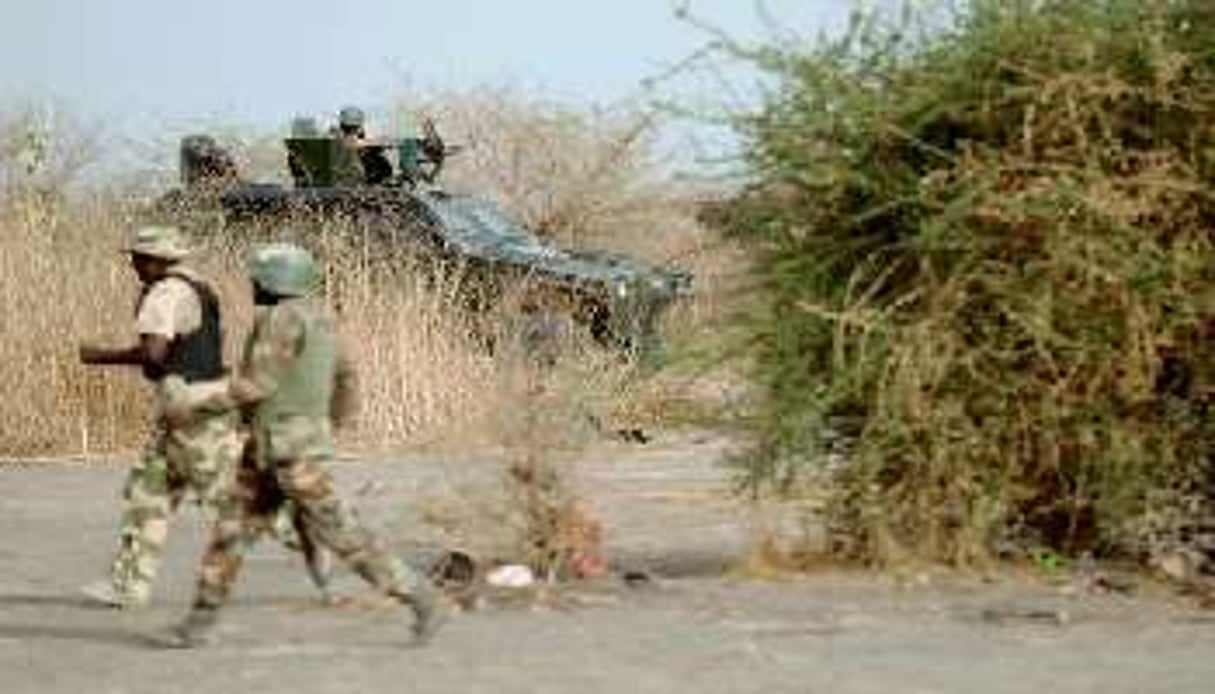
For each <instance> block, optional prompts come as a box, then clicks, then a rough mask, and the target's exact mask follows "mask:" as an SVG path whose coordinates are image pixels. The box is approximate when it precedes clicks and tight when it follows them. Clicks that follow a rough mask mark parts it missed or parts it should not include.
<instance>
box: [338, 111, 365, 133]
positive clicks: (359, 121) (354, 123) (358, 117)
mask: <svg viewBox="0 0 1215 694" xmlns="http://www.w3.org/2000/svg"><path fill="white" fill-rule="evenodd" d="M364 121H366V118H365V117H364V116H363V109H361V108H359V107H358V106H346V107H345V108H343V109H342V110H341V111H340V112H339V113H338V125H340V126H342V127H343V128H361V127H363V123H364Z"/></svg>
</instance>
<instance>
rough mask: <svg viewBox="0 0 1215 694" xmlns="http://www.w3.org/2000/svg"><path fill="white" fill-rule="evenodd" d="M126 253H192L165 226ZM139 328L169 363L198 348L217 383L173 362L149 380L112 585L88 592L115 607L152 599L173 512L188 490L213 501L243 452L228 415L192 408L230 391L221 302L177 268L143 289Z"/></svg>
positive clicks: (171, 256) (149, 231)
mask: <svg viewBox="0 0 1215 694" xmlns="http://www.w3.org/2000/svg"><path fill="white" fill-rule="evenodd" d="M128 250H130V251H131V252H138V253H144V254H148V255H155V256H156V257H162V258H165V259H168V260H172V261H178V260H180V259H181V258H183V257H185V255H186V254H187V250H186V249H185V248H184V244H182V242H181V240H180V237H179V235H178V233H177V231H176V230H174V229H166V228H160V227H148V228H145V229H141V230H140V232H139V236H137V241H136V243H135V245H133V246H132V247H131V248H129V249H128ZM135 329H136V332H137V333H139V334H140V335H155V336H160V337H163V338H165V339H166V340H168V341H169V343H170V345H172V347H170V360H171V361H172V360H174V359H175V357H176V356H177V355H176V354H175V350H178V349H179V348H182V347H183V346H186V345H193V346H194V348H196V349H201V350H202V351H203V352H204V353H205V355H204V360H205V361H209V362H210V363H209V365H208V366H207V367H205V368H206V370H205V371H204V373H208V375H213V376H214V377H215V378H213V379H211V380H198V379H194V378H190V379H189V380H187V376H188V374H185V373H178V372H176V371H188V370H190V368H191V367H190V366H189V365H186V366H183V367H180V368H179V367H174V366H172V365H171V366H170V367H169V370H168V373H167V374H158V375H157V376H156V377H154V378H153V379H152V383H153V390H154V413H153V419H152V424H151V429H152V434H151V438H150V440H149V442H148V444H147V446H146V447H145V449H144V452H143V455H142V457H141V459H140V460H139V462H138V463H137V464H136V465H135V466H134V467H132V468H131V470H130V472H129V473H128V475H127V480H126V484H125V485H124V486H123V493H122V496H123V499H124V501H125V502H126V509H125V510H124V512H123V515H122V521H121V525H120V530H119V536H120V538H121V542H120V547H119V551H118V554H117V556H116V557H115V558H114V561H113V563H112V565H111V569H110V580H109V584H108V585H102V584H97V585H94V586H87V587H86V588H85V592H86V593H87V594H88V595H90V596H92V597H94V598H96V599H99V600H101V601H103V602H106V603H109V604H112V605H115V606H128V605H136V604H142V603H144V602H146V601H147V600H148V598H149V595H150V593H151V588H152V583H153V581H154V580H155V578H156V573H157V570H158V569H159V567H160V563H161V557H162V555H163V554H164V545H165V540H166V539H167V537H168V531H169V520H170V518H171V516H172V515H173V513H174V511H176V509H177V507H178V506H179V505H180V504H181V502H182V500H183V499H184V498H185V496H186V495H187V493H190V492H193V494H194V495H195V496H196V498H197V499H198V501H199V503H201V504H211V503H213V502H214V501H215V500H216V498H217V495H218V492H219V490H221V489H223V488H224V486H225V483H226V481H227V478H228V477H229V476H230V475H231V472H232V470H233V468H234V464H235V461H236V459H237V457H238V456H239V454H240V448H241V443H240V440H239V438H238V434H237V430H236V420H235V416H234V414H233V413H232V412H231V411H226V410H222V409H221V410H207V409H194V408H193V406H192V403H195V402H201V401H204V400H206V399H207V398H208V397H210V396H212V395H213V394H214V393H215V392H217V391H222V390H223V389H225V388H226V382H225V380H224V379H223V378H222V372H221V370H220V369H221V366H220V361H221V359H222V355H221V354H220V349H221V345H220V344H219V339H220V331H221V327H220V325H219V314H218V301H217V299H216V298H215V295H214V294H213V293H212V292H211V291H210V289H209V288H208V287H207V285H206V284H205V283H204V282H203V281H202V280H201V278H199V276H198V275H197V274H196V273H195V272H194V271H193V270H191V269H190V268H188V267H185V266H184V265H181V264H180V263H178V264H176V265H174V266H173V267H172V269H171V270H170V274H169V275H168V276H167V277H164V278H162V279H160V280H158V281H156V282H155V283H153V284H151V285H149V286H147V287H145V288H144V291H143V295H142V296H141V297H140V301H139V306H138V308H137V311H136V317H135ZM187 358H191V357H189V356H187ZM170 407H174V408H177V409H178V410H182V411H186V412H189V413H190V416H189V417H188V418H187V419H186V420H184V421H183V422H182V423H181V424H178V425H171V424H170V423H169V421H168V419H167V418H166V417H165V412H166V410H167V409H168V408H170Z"/></svg>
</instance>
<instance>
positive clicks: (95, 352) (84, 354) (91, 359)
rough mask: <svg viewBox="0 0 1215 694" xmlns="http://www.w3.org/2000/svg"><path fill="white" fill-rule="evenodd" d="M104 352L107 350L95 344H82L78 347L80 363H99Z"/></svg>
mask: <svg viewBox="0 0 1215 694" xmlns="http://www.w3.org/2000/svg"><path fill="white" fill-rule="evenodd" d="M106 353H107V350H105V349H103V348H101V347H97V346H96V345H88V344H82V345H80V349H79V356H80V363H81V364H89V365H93V364H100V363H101V360H102V358H103V357H104V356H105V354H106Z"/></svg>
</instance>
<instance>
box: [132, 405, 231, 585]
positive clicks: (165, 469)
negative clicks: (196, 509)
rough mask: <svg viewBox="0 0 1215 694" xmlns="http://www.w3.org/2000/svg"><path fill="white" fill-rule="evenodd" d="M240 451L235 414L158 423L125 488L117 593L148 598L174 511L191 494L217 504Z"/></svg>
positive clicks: (205, 502)
mask: <svg viewBox="0 0 1215 694" xmlns="http://www.w3.org/2000/svg"><path fill="white" fill-rule="evenodd" d="M240 450H241V441H240V437H239V436H238V434H237V430H236V420H235V417H234V416H231V415H217V416H211V417H207V418H203V419H200V420H199V421H196V422H194V423H192V424H190V425H189V426H186V427H183V428H170V427H168V426H166V425H165V424H164V423H163V422H157V424H156V426H155V430H154V433H153V435H152V439H151V441H149V442H148V445H147V447H146V448H145V450H144V453H143V455H142V457H141V458H140V460H139V462H138V463H137V464H136V465H135V466H134V467H133V468H131V471H130V473H129V474H128V475H127V480H126V484H125V485H124V487H123V493H122V496H123V499H124V501H125V502H126V508H125V510H124V512H123V516H122V521H121V528H120V538H121V544H120V547H119V551H118V555H117V556H116V557H115V558H114V562H113V564H112V565H111V568H110V576H111V580H112V582H113V586H114V590H115V592H117V593H118V594H120V595H124V596H127V597H129V598H132V599H134V600H136V601H143V600H146V599H147V598H148V595H149V594H150V592H151V589H152V583H153V581H154V580H155V578H156V574H157V571H158V570H159V568H160V563H161V558H162V556H163V554H164V546H165V541H166V540H167V539H168V534H169V521H170V519H171V517H172V516H173V514H174V512H175V511H176V510H177V508H178V507H179V506H180V505H181V502H182V501H183V500H184V499H185V498H186V496H187V495H188V494H193V496H194V497H195V498H196V499H197V501H198V502H199V503H200V504H201V505H203V506H213V505H214V504H215V502H216V501H217V500H218V498H219V495H220V492H221V491H222V490H223V489H224V488H225V487H226V486H228V481H229V479H230V478H231V476H232V473H233V471H234V470H235V468H236V461H237V458H238V457H239V456H240Z"/></svg>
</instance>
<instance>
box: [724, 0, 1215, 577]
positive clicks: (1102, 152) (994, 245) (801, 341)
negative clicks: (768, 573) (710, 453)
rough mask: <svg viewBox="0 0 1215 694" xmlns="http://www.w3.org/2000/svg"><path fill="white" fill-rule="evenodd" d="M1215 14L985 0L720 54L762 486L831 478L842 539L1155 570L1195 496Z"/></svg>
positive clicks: (753, 456) (1205, 375)
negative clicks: (1093, 556) (1118, 562)
mask: <svg viewBox="0 0 1215 694" xmlns="http://www.w3.org/2000/svg"><path fill="white" fill-rule="evenodd" d="M1213 20H1215V17H1213V15H1212V11H1211V10H1210V9H1209V3H1200V2H1185V1H1181V0H1177V1H1167V0H1158V1H1153V2H1139V1H1130V0H1033V1H1030V0H1012V1H1007V0H1006V1H1002V2H997V1H993V0H974V1H973V2H970V3H967V4H966V7H965V9H963V10H953V11H951V10H948V8H947V6H944V5H941V4H938V5H934V6H932V7H931V8H930V9H929V10H927V11H925V12H923V13H910V12H909V13H906V14H903V15H900V16H899V17H897V18H896V19H891V17H890V15H885V16H884V17H879V16H877V15H863V16H858V17H856V19H855V21H854V22H853V24H852V27H851V30H850V31H849V32H848V33H847V34H846V35H844V36H842V37H841V38H839V39H837V40H830V41H825V42H822V43H819V44H817V45H815V46H813V47H807V46H805V45H790V44H787V43H786V44H781V45H769V46H763V47H759V48H753V47H747V46H738V45H730V46H727V50H730V51H731V52H732V54H733V55H734V56H735V57H738V58H741V59H743V60H745V61H748V62H749V63H751V64H753V65H755V66H757V67H758V68H760V69H761V70H762V71H763V72H764V74H765V79H766V80H767V83H768V84H769V85H770V87H771V89H770V92H769V95H768V97H767V99H766V101H765V103H764V105H763V107H762V108H760V109H758V110H757V111H755V112H754V113H750V114H746V115H745V116H744V117H742V118H740V119H739V123H738V129H739V132H740V134H741V136H742V138H743V141H744V149H745V152H746V155H745V156H746V163H747V166H748V169H749V172H750V174H751V176H752V184H751V185H750V186H749V187H748V189H747V190H746V192H745V193H743V194H741V195H739V196H738V197H737V198H735V199H734V200H732V201H731V202H730V203H729V204H727V205H725V206H723V208H722V209H720V210H718V211H717V213H716V215H715V217H716V218H717V222H718V223H719V224H720V225H721V226H722V227H723V228H724V229H725V230H726V232H727V233H728V234H729V235H730V236H731V237H732V238H733V239H736V240H737V241H738V242H740V243H741V244H743V245H744V246H745V247H746V248H747V249H748V251H749V252H750V254H751V258H752V270H753V273H754V279H755V285H756V290H757V291H756V292H755V294H754V296H753V299H752V302H751V303H750V304H749V305H748V311H747V313H746V314H745V315H744V316H741V317H740V318H739V321H740V324H741V326H742V327H743V328H744V330H745V334H746V347H747V352H746V353H747V355H748V356H749V359H750V363H751V365H752V373H753V376H754V378H755V379H756V381H757V383H758V384H759V385H760V387H761V389H762V397H761V402H760V404H759V405H758V406H757V408H756V409H755V411H754V412H752V413H751V415H752V416H751V419H750V422H751V425H752V429H753V431H754V433H755V435H756V443H755V446H754V447H753V449H752V450H751V452H750V454H749V456H748V457H747V458H746V460H745V461H743V462H744V464H745V465H744V468H745V471H746V474H747V481H748V483H749V484H750V485H752V487H753V488H756V489H760V488H777V489H782V490H785V491H791V490H796V489H798V487H799V486H801V485H807V484H816V483H818V482H820V481H822V480H823V479H829V480H831V481H832V482H833V483H834V485H835V486H834V487H833V495H832V501H831V512H830V516H831V522H832V525H833V528H834V529H835V530H836V531H837V535H836V538H837V545H836V547H835V549H837V550H838V551H840V552H842V553H844V554H847V555H849V556H856V557H862V558H865V559H870V560H877V561H898V560H900V559H905V558H909V557H918V558H928V559H933V560H944V561H949V562H955V563H969V562H974V561H982V560H984V559H986V558H988V557H991V556H993V555H996V554H1001V553H1003V552H1006V551H1010V548H1011V551H1016V552H1020V551H1022V550H1023V549H1024V548H1032V547H1047V548H1052V549H1054V550H1062V551H1066V552H1080V551H1085V550H1092V551H1096V552H1102V553H1107V554H1112V553H1117V554H1131V555H1135V556H1142V555H1145V554H1148V553H1152V552H1157V551H1162V550H1163V549H1165V548H1168V547H1173V546H1176V545H1178V544H1183V543H1185V542H1187V541H1189V536H1190V534H1192V533H1193V532H1194V530H1195V528H1196V526H1197V525H1198V524H1200V522H1201V521H1202V519H1203V518H1204V515H1205V514H1206V513H1208V510H1206V509H1205V508H1204V507H1205V506H1208V505H1209V504H1210V501H1211V498H1212V491H1211V480H1212V443H1213V439H1212V433H1213V432H1212V427H1213V426H1215V420H1213V419H1212V413H1211V411H1210V400H1211V394H1212V386H1213V381H1212V376H1213V373H1212V370H1213V368H1215V367H1213V365H1215V343H1213V341H1212V338H1213V337H1215V282H1213V280H1215V236H1213V235H1212V222H1213V221H1215V197H1213V196H1212V187H1211V183H1212V176H1213V175H1215V53H1213V52H1212V50H1211V49H1212V48H1213V47H1215V21H1213Z"/></svg>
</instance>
